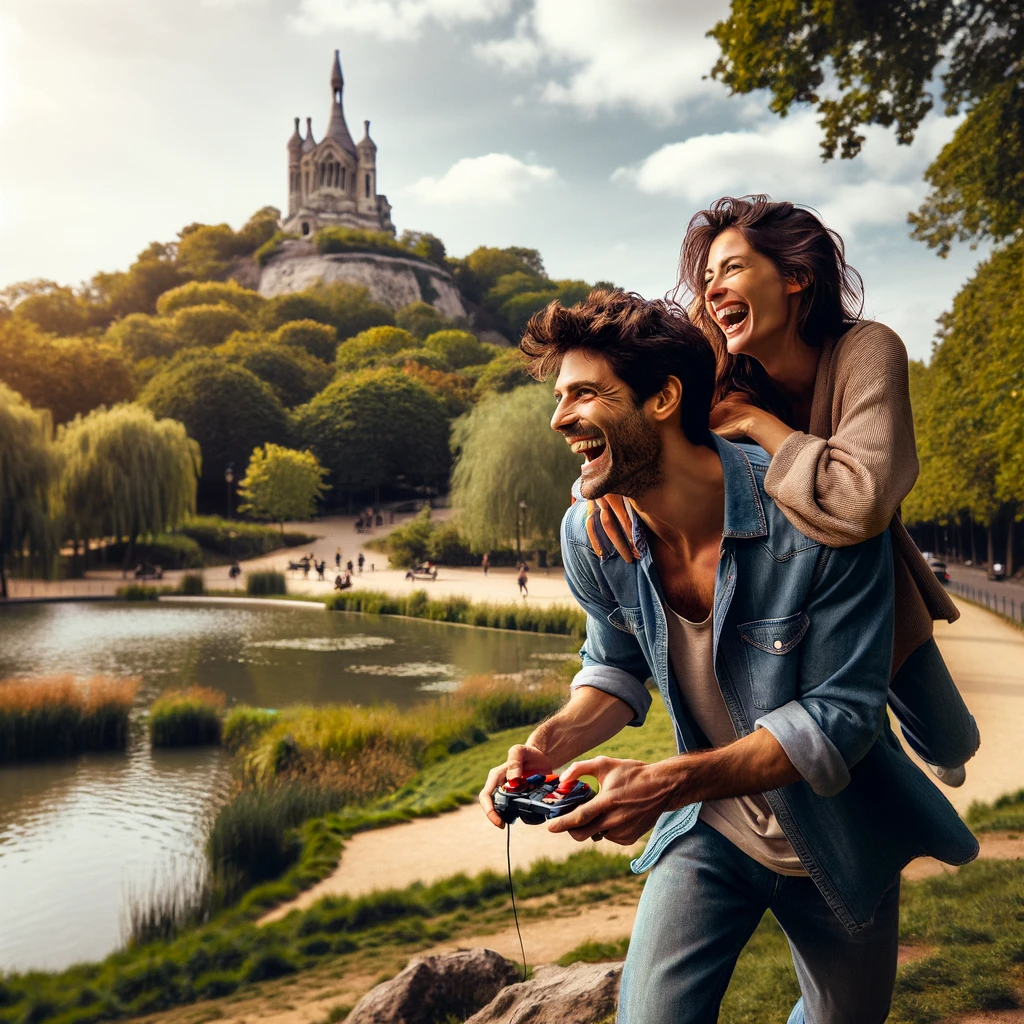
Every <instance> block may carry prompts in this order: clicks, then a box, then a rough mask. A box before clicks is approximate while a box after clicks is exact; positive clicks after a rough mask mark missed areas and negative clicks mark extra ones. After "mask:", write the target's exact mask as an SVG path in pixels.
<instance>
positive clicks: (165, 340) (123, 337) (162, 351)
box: [103, 313, 181, 363]
mask: <svg viewBox="0 0 1024 1024" xmlns="http://www.w3.org/2000/svg"><path fill="white" fill-rule="evenodd" d="M103 340H104V341H107V342H110V344H112V345H114V346H116V347H117V348H119V349H120V350H121V351H122V352H123V353H124V354H125V355H126V356H127V357H128V358H129V359H131V360H132V362H134V363H137V362H138V361H139V360H140V359H166V358H167V357H168V356H172V355H174V353H175V352H177V351H178V349H180V348H181V342H180V341H179V340H178V339H177V338H176V337H175V336H174V332H173V331H172V330H171V327H170V324H169V322H168V321H167V320H165V319H163V318H162V317H155V316H146V314H145V313H132V314H131V315H130V316H126V317H125V318H124V319H123V320H116V321H115V322H114V323H112V324H111V325H110V327H108V328H107V332H106V334H104V335H103Z"/></svg>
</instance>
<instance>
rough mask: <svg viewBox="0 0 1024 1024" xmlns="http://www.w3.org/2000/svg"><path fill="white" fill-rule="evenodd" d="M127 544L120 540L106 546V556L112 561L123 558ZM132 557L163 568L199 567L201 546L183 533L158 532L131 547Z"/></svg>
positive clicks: (201, 559)
mask: <svg viewBox="0 0 1024 1024" xmlns="http://www.w3.org/2000/svg"><path fill="white" fill-rule="evenodd" d="M127 547H128V545H127V544H126V543H124V542H122V541H118V542H117V543H116V544H111V545H109V546H108V547H107V557H108V558H109V559H111V560H113V561H119V560H121V559H123V558H124V555H125V551H126V549H127ZM133 558H134V559H135V561H136V562H137V563H138V562H148V563H149V564H151V565H159V566H160V567H161V568H163V569H201V568H202V566H203V551H202V548H200V546H199V545H198V544H197V543H196V542H195V541H194V540H193V539H192V538H191V537H188V536H186V535H185V534H184V533H158V534H157V535H156V536H155V537H143V538H142V539H141V540H139V541H138V542H137V543H136V545H135V548H134V549H133Z"/></svg>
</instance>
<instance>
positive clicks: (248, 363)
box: [214, 332, 334, 409]
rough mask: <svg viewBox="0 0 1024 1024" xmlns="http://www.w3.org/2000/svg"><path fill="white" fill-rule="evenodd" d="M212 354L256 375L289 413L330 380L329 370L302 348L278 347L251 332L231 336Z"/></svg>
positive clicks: (332, 374)
mask: <svg viewBox="0 0 1024 1024" xmlns="http://www.w3.org/2000/svg"><path fill="white" fill-rule="evenodd" d="M214 354H215V355H218V356H222V357H223V358H224V359H226V360H227V361H228V362H229V363H237V364H238V365H239V366H244V367H245V369H247V370H249V371H251V372H252V373H254V374H256V376H257V377H259V379H260V380H262V381H265V382H266V383H267V384H269V385H270V387H271V388H272V389H273V391H274V394H275V395H277V398H278V400H279V401H280V402H281V404H282V405H284V406H285V407H286V408H289V409H290V408H291V407H292V406H295V405H300V404H301V403H302V402H308V401H309V400H310V399H311V398H312V397H313V396H314V395H315V394H316V393H317V392H318V391H322V390H323V389H324V388H325V387H327V385H328V383H329V382H330V380H331V378H332V377H333V376H334V369H333V367H330V366H328V365H327V364H326V363H325V362H323V360H321V359H317V358H316V357H315V356H311V355H310V354H309V353H308V352H307V351H306V350H305V349H304V348H300V347H299V346H297V345H296V346H289V345H282V344H280V343H278V342H276V341H274V340H272V338H270V337H268V336H267V335H265V334H258V333H255V332H253V333H243V332H238V333H236V334H233V335H232V336H231V337H230V338H228V340H227V341H226V342H224V344H223V345H219V346H218V347H217V348H216V349H214Z"/></svg>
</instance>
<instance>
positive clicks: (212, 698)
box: [148, 577, 227, 747]
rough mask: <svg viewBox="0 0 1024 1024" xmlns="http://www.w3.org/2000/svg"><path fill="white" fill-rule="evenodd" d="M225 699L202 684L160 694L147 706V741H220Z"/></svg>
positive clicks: (191, 743) (163, 744) (158, 744)
mask: <svg viewBox="0 0 1024 1024" xmlns="http://www.w3.org/2000/svg"><path fill="white" fill-rule="evenodd" d="M201 579H202V577H200V580H201ZM226 700H227V698H226V697H225V696H224V694H223V693H220V692H219V691H218V690H211V689H208V688H207V687H204V686H190V687H188V689H185V690H169V691H166V692H165V693H162V694H160V696H159V697H157V699H156V700H155V701H153V705H152V707H151V708H150V709H149V722H148V725H149V741H150V743H151V744H152V745H153V746H154V747H196V746H203V745H207V744H211V743H220V737H221V728H222V721H221V716H222V714H223V711H224V704H225V702H226Z"/></svg>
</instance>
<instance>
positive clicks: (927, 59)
mask: <svg viewBox="0 0 1024 1024" xmlns="http://www.w3.org/2000/svg"><path fill="white" fill-rule="evenodd" d="M1022 24H1024V22H1022V19H1021V12H1020V6H1019V4H1018V3H1017V2H1016V0H929V2H927V3H922V2H920V0H890V2H884V3H883V2H871V3H864V2H862V0H797V2H791V0H732V5H731V10H730V14H729V17H728V18H726V19H725V20H723V21H721V22H719V23H718V24H717V25H716V26H715V27H714V29H712V31H711V33H710V34H711V35H712V36H714V38H715V39H716V40H717V42H718V44H719V46H720V48H721V56H720V58H719V60H718V62H717V63H716V64H715V66H714V68H713V69H712V74H713V75H714V77H716V78H718V79H719V80H721V81H722V82H724V83H725V84H726V85H727V86H729V88H730V89H731V90H732V91H733V92H738V93H749V92H754V91H756V90H760V89H766V90H768V92H769V94H770V96H771V100H770V108H771V109H772V110H773V111H774V112H775V113H777V114H779V115H780V116H785V115H786V114H787V113H788V112H789V111H790V110H791V109H792V107H793V105H794V104H811V105H812V106H814V107H815V108H816V110H817V111H818V113H819V115H820V124H821V127H822V132H823V140H822V152H823V155H824V156H825V157H826V158H828V157H832V156H834V155H835V154H836V152H839V153H840V155H841V156H843V157H847V158H849V157H854V156H856V155H857V154H858V153H859V152H860V149H861V146H862V144H863V142H864V135H863V134H862V132H861V129H862V128H863V127H864V126H866V125H881V126H882V127H885V128H892V129H893V130H894V131H895V133H896V138H897V140H898V141H899V142H900V143H903V144H908V143H910V142H911V141H912V140H913V138H914V133H915V132H916V130H917V128H918V126H919V125H920V123H921V120H922V119H923V118H924V116H925V115H926V114H927V113H928V111H929V110H931V109H932V106H933V104H934V100H933V98H932V95H931V92H930V88H931V83H932V80H933V78H934V77H935V76H936V74H938V75H939V77H940V79H941V83H942V87H941V100H942V102H943V104H944V107H945V111H946V113H947V114H956V113H959V112H961V111H963V110H966V111H967V117H966V119H965V120H964V122H963V124H962V125H961V126H960V127H959V129H958V130H957V132H956V135H955V136H954V138H953V140H952V141H951V142H950V143H949V144H948V145H947V146H946V147H945V148H944V149H943V150H942V152H941V153H940V155H939V157H938V159H937V160H936V161H935V162H934V163H933V164H932V165H931V167H930V168H929V169H928V171H927V172H926V175H925V177H926V178H927V180H928V182H929V184H930V185H931V186H932V191H931V193H930V194H929V196H928V197H927V198H926V199H925V201H924V203H923V204H922V206H921V208H920V210H919V211H918V212H917V214H916V215H914V216H913V217H912V223H913V224H914V234H915V235H916V237H918V238H920V239H922V240H923V241H925V242H926V243H927V244H928V245H930V246H932V247H935V248H937V249H938V251H939V252H940V254H945V253H946V252H948V250H949V246H950V244H951V242H952V241H953V240H955V239H961V240H966V239H979V238H985V237H989V238H995V239H1003V238H1008V237H1011V236H1012V235H1013V234H1014V233H1015V232H1016V231H1017V229H1018V226H1019V225H1020V223H1021V221H1022V215H1024V174H1022V172H1021V171H1020V167H1021V162H1020V157H1021V153H1022V147H1024V134H1022V133H1024V95H1022V91H1021V85H1022V83H1021V57H1022V49H1024V33H1022V31H1021V29H1022Z"/></svg>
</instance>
